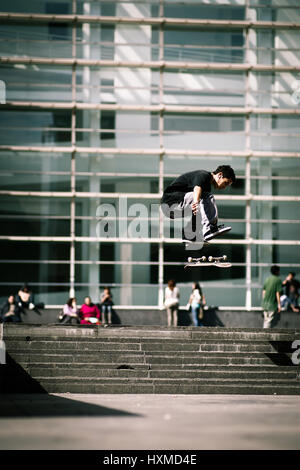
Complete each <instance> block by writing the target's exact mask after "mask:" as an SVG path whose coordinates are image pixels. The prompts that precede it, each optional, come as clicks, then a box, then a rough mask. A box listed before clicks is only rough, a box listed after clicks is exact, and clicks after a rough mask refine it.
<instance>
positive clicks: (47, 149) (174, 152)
mask: <svg viewBox="0 0 300 470" xmlns="http://www.w3.org/2000/svg"><path fill="white" fill-rule="evenodd" d="M0 109H1V106H0ZM299 111H300V110H299ZM1 151H12V152H40V153H62V154H63V153H66V154H68V156H70V154H71V153H73V152H77V153H78V154H81V153H84V154H92V155H97V154H104V155H106V154H107V155H140V156H142V155H168V156H187V157H189V156H190V157H201V156H203V157H230V158H234V157H237V158H247V157H255V158H299V157H300V152H276V151H275V152H274V151H258V150H239V151H226V150H187V149H180V150H179V149H166V148H163V147H161V148H149V149H145V148H115V147H113V148H109V147H105V148H104V147H77V146H69V147H55V146H28V145H0V152H1ZM0 154H1V153H0Z"/></svg>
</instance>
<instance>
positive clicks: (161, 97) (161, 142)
mask: <svg viewBox="0 0 300 470" xmlns="http://www.w3.org/2000/svg"><path fill="white" fill-rule="evenodd" d="M163 16H164V0H160V4H159V17H160V18H163ZM163 59H164V27H163V23H161V24H160V26H159V60H160V61H162V60H163ZM163 73H164V71H163V67H160V69H159V104H160V106H162V105H163V102H164V75H163ZM163 134H164V112H163V110H161V111H160V113H159V148H160V154H159V184H158V186H159V193H160V194H162V192H163V190H164V135H163ZM163 236H164V223H163V214H162V212H161V211H159V239H160V242H159V253H158V261H159V265H158V306H159V307H160V308H162V307H163V302H164V244H163Z"/></svg>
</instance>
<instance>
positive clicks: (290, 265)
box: [0, 259, 300, 268]
mask: <svg viewBox="0 0 300 470" xmlns="http://www.w3.org/2000/svg"><path fill="white" fill-rule="evenodd" d="M74 263H75V264H78V265H97V266H98V265H99V266H100V265H108V266H110V265H112V264H114V265H125V266H126V265H131V266H136V265H137V266H159V264H160V263H159V261H115V260H111V261H74ZM0 264H54V265H56V264H66V265H69V264H70V261H69V260H7V259H2V260H0ZM185 264H186V261H181V262H180V261H178V262H176V261H173V262H164V263H163V266H184V265H185ZM231 264H232V266H233V267H246V266H248V264H247V263H231ZM249 265H250V266H251V267H252V268H256V267H270V266H272V263H250V264H249ZM276 265H277V266H279V267H281V268H300V263H276Z"/></svg>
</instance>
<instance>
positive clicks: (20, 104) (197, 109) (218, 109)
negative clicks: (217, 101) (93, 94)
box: [0, 101, 300, 116]
mask: <svg viewBox="0 0 300 470" xmlns="http://www.w3.org/2000/svg"><path fill="white" fill-rule="evenodd" d="M18 108H28V109H30V108H31V109H69V110H72V109H73V110H75V109H82V110H99V111H101V110H104V111H128V112H130V111H138V112H157V113H182V114H194V113H196V114H205V115H207V114H232V115H249V114H259V115H264V114H266V115H288V116H290V115H291V116H292V115H295V116H297V115H300V109H295V108H281V109H278V108H253V107H243V108H242V107H238V106H237V107H228V106H184V105H183V106H181V105H123V104H122V105H121V104H105V103H79V102H75V101H74V102H48V101H7V102H6V103H5V104H2V105H0V109H18Z"/></svg>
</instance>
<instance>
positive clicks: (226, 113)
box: [0, 0, 300, 309]
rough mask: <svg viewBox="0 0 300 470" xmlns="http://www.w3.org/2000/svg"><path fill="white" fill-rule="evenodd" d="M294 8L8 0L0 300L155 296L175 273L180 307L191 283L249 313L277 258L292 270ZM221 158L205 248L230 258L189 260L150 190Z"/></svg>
mask: <svg viewBox="0 0 300 470" xmlns="http://www.w3.org/2000/svg"><path fill="white" fill-rule="evenodd" d="M297 3H298V2H297V1H296V0H294V1H292V0H284V2H283V1H282V0H280V1H279V0H269V1H268V2H266V1H260V0H255V1H254V0H250V1H246V0H239V1H236V0H235V1H233V0H227V1H226V0H218V1H206V2H203V1H200V0H199V1H192V0H189V1H188V0H187V1H180V2H179V1H172V2H171V1H167V0H164V1H163V0H161V1H160V0H152V1H142V0H141V1H136V2H129V1H122V2H121V1H115V2H112V1H107V0H103V1H86V2H84V1H69V0H60V1H58V0H56V1H50V0H48V1H44V0H41V1H34V0H28V1H26V2H24V1H21V0H14V1H13V2H12V1H7V0H2V2H1V7H0V9H1V14H0V56H1V62H0V80H2V82H3V83H4V84H5V86H6V103H3V104H1V105H0V125H1V133H0V172H1V176H2V177H1V178H0V199H1V204H0V206H1V208H0V220H1V228H2V230H1V238H0V246H1V248H2V250H1V251H2V255H1V260H0V262H1V273H2V276H1V278H2V279H1V283H0V298H1V300H4V299H5V298H6V297H7V296H8V295H9V294H10V293H11V292H12V293H13V292H16V291H17V289H18V288H19V286H20V285H21V284H22V283H24V282H28V283H29V284H30V285H31V286H32V288H33V290H34V292H35V293H36V296H37V298H38V300H39V301H43V302H44V303H45V304H47V305H60V304H62V303H64V302H65V301H66V299H67V298H68V296H69V295H72V296H73V295H76V297H77V298H78V303H81V302H82V301H83V298H84V296H86V295H90V296H91V297H92V299H93V300H94V301H97V300H98V297H99V292H101V291H102V289H103V286H105V285H109V286H110V287H111V288H112V289H113V296H114V301H115V303H116V304H117V305H127V306H129V305H135V306H142V305H145V306H146V305H148V306H151V305H152V306H157V305H162V301H163V289H164V287H165V284H166V282H167V281H168V280H169V279H171V278H174V279H175V280H176V281H177V283H178V285H179V287H180V290H181V301H182V304H185V303H186V302H187V300H188V297H189V293H190V290H191V283H192V282H193V281H196V280H197V281H200V282H201V285H202V287H203V289H204V291H205V295H206V297H207V301H208V303H209V304H210V305H220V306H228V307H230V306H236V307H237V306H241V307H247V308H248V309H250V308H251V307H257V306H259V305H260V298H261V287H262V284H263V281H264V279H265V278H266V276H267V275H268V274H269V270H270V266H271V265H272V264H274V263H276V264H279V265H280V267H281V277H282V278H284V277H285V275H286V274H287V273H288V272H289V271H290V270H293V271H296V272H297V270H298V271H299V267H300V255H299V244H300V242H299V221H300V213H299V212H300V211H299V198H300V190H299V181H300V164H299V162H300V160H299V158H300V153H299V143H300V133H299V114H300V108H299V103H300V93H299V92H300V75H299V72H300V49H299V46H298V44H299V37H300V5H298V4H297ZM266 4H267V5H266ZM5 13H11V15H10V18H7V17H6V16H5ZM19 13H24V14H27V15H28V14H33V15H36V16H35V17H32V16H31V18H30V20H29V18H28V16H27V17H26V16H25V17H23V18H22V17H20V16H18V14H19ZM14 14H15V15H14ZM41 15H52V16H51V18H50V17H45V16H41ZM62 15H66V16H64V17H63V16H62ZM74 15H79V16H78V18H77V21H76V22H74ZM116 18H118V20H117V19H116ZM162 18H165V21H164V22H163V21H162ZM185 20H187V21H185ZM198 20H200V21H198ZM201 20H202V21H203V20H210V21H211V22H212V23H210V24H203V22H201ZM229 21H230V23H229ZM262 22H265V23H262ZM288 26H290V27H288ZM291 67H292V68H291ZM220 164H229V165H231V166H232V167H233V168H234V169H235V172H236V174H237V176H238V179H237V183H236V185H235V186H234V187H231V188H230V189H229V190H228V189H227V190H226V191H223V192H218V193H217V203H218V208H219V218H220V222H222V223H226V224H230V225H231V226H232V231H231V232H230V233H229V234H228V235H227V236H226V239H219V240H218V241H217V242H216V243H213V244H212V245H211V247H210V248H206V249H205V250H206V251H205V252H204V254H212V255H221V254H226V255H227V256H228V258H229V259H230V260H231V261H232V263H233V265H232V268H230V269H226V270H221V269H217V268H215V267H211V268H207V269H204V270H191V271H187V270H184V269H183V266H184V263H185V260H186V258H187V256H189V253H187V252H186V251H185V249H184V247H182V246H181V244H180V233H181V222H176V223H175V224H171V226H170V223H169V221H168V220H165V219H163V217H162V216H161V215H160V213H159V206H158V205H159V200H160V196H161V193H162V190H163V188H164V187H166V185H168V184H169V183H170V182H171V181H172V180H173V179H174V178H175V177H176V176H178V175H179V174H181V173H184V172H187V171H191V170H194V169H198V168H203V169H206V170H209V171H213V170H215V168H216V167H217V166H218V165H220ZM229 196H231V197H229Z"/></svg>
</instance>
